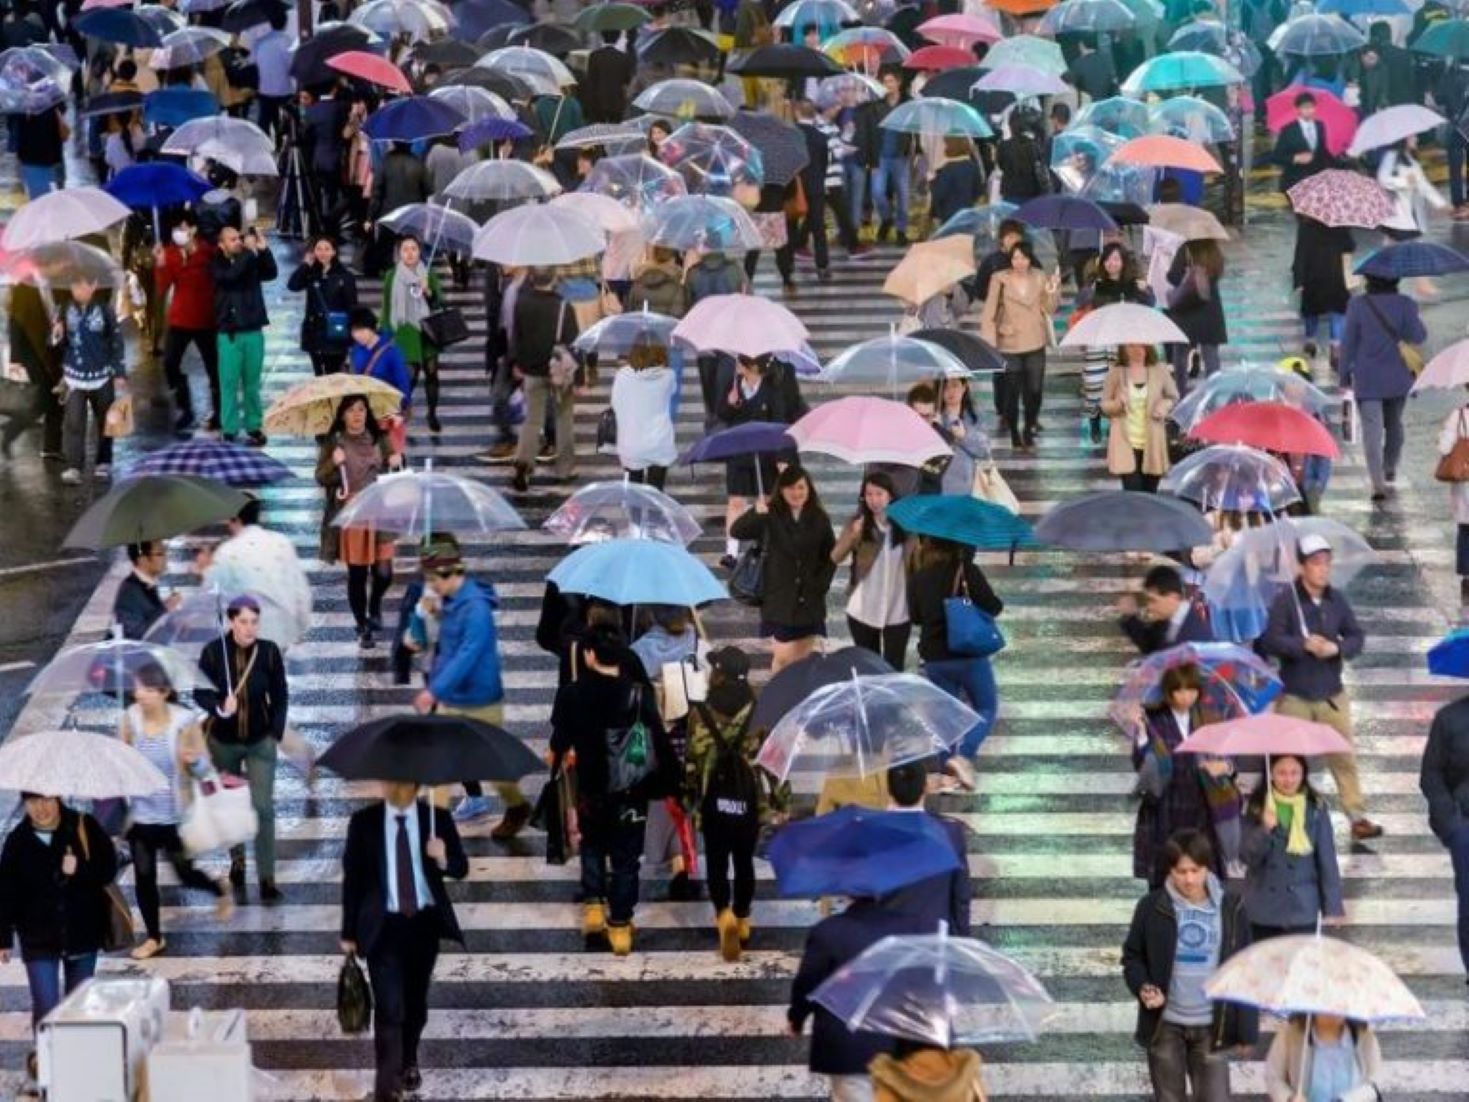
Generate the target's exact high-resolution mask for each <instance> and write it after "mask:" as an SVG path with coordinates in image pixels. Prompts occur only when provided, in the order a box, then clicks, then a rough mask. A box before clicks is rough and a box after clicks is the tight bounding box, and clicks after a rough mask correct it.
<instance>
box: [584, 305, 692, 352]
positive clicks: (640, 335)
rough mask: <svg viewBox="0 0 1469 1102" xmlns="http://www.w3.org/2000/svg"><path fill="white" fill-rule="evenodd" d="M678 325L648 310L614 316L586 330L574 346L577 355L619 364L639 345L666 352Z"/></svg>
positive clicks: (672, 320) (673, 319) (669, 318)
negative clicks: (588, 354) (581, 354)
mask: <svg viewBox="0 0 1469 1102" xmlns="http://www.w3.org/2000/svg"><path fill="white" fill-rule="evenodd" d="M677 325H678V319H677V318H671V317H669V316H668V315H666V314H655V313H654V312H653V311H651V310H648V309H647V308H644V309H642V310H634V311H631V312H630V313H626V314H612V315H610V316H608V317H605V318H603V319H602V320H601V321H599V322H595V323H594V324H592V325H589V326H588V327H587V328H585V329H583V330H582V331H581V332H580V333H579V334H577V338H576V340H574V341H572V344H571V346H572V348H574V349H576V351H578V352H582V353H592V352H595V353H596V354H597V355H598V356H603V357H606V358H608V359H618V360H620V359H622V358H623V357H624V356H626V355H627V354H628V353H629V352H631V351H632V350H633V348H634V347H636V346H638V345H656V346H658V347H660V348H667V347H668V346H669V344H670V343H672V341H673V330H674V327H675V326H677Z"/></svg>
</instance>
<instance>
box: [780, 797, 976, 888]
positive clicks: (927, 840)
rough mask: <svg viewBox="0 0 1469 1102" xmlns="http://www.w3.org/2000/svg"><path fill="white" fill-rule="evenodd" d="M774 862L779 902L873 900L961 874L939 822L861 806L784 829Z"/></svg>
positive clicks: (951, 847)
mask: <svg viewBox="0 0 1469 1102" xmlns="http://www.w3.org/2000/svg"><path fill="white" fill-rule="evenodd" d="M768 856H769V860H770V864H771V867H772V868H773V869H774V871H775V879H776V883H777V885H778V886H779V888H780V894H781V895H783V896H786V897H795V898H801V897H805V898H820V897H821V896H824V895H847V896H856V897H858V898H868V899H871V898H876V897H878V896H882V895H886V894H887V893H889V892H894V891H897V890H898V889H899V888H906V887H907V886H908V885H909V884H916V883H917V882H918V881H920V880H927V879H929V878H930V877H934V876H944V875H946V874H948V873H952V872H957V871H958V870H959V869H960V868H961V867H962V865H961V863H960V860H959V854H958V853H956V852H955V850H954V843H953V842H952V841H951V840H950V839H949V836H948V834H947V833H946V832H945V830H944V826H943V823H941V822H940V821H939V820H938V818H937V817H936V816H933V815H909V814H906V813H904V812H902V811H873V810H872V809H871V808H866V807H858V806H856V805H848V806H847V807H843V808H838V809H837V810H836V811H833V812H830V813H829V814H826V815H817V816H815V817H814V818H811V819H802V820H800V821H798V822H794V823H790V824H788V825H787V826H785V827H783V828H781V829H780V830H779V831H777V832H776V835H775V837H774V838H772V839H771V841H770V850H769V854H768Z"/></svg>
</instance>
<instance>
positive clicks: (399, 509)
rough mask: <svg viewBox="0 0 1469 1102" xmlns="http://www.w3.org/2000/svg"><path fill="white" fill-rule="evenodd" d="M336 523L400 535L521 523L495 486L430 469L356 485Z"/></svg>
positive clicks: (429, 465) (499, 528)
mask: <svg viewBox="0 0 1469 1102" xmlns="http://www.w3.org/2000/svg"><path fill="white" fill-rule="evenodd" d="M332 523H333V524H336V525H338V526H340V527H342V528H349V527H357V526H361V527H369V526H370V527H375V528H377V529H379V530H381V531H386V532H396V533H397V534H398V535H399V536H400V537H404V538H416V539H421V540H425V541H426V540H427V539H428V538H429V535H430V534H431V533H434V532H452V533H453V534H454V535H456V536H460V535H484V534H488V533H491V532H507V531H512V530H515V529H520V528H524V527H525V521H524V519H522V517H521V515H520V514H519V513H517V512H516V511H515V508H514V506H512V505H511V504H510V503H509V502H508V501H506V500H505V497H504V495H503V494H501V493H500V491H499V490H496V489H494V488H493V487H491V486H488V485H486V484H485V483H483V482H476V481H474V480H473V479H471V478H465V477H464V476H463V475H456V474H448V473H447V472H444V471H436V470H434V469H433V460H431V459H430V460H427V461H426V462H425V463H424V468H423V470H421V471H400V472H398V473H396V474H389V475H383V476H382V477H381V478H379V479H378V480H377V481H376V482H374V483H373V484H372V485H370V486H368V487H366V488H365V489H363V490H360V491H358V493H357V496H356V497H354V498H353V499H352V500H351V501H350V502H348V503H347V505H346V506H345V507H344V508H343V509H342V511H341V512H339V513H338V514H337V515H336V517H335V518H333V520H332Z"/></svg>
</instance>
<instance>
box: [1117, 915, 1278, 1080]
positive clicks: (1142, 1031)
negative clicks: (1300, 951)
mask: <svg viewBox="0 0 1469 1102" xmlns="http://www.w3.org/2000/svg"><path fill="white" fill-rule="evenodd" d="M1220 912H1221V917H1222V919H1223V926H1224V928H1223V931H1222V938H1221V942H1220V946H1219V961H1220V963H1221V964H1222V963H1223V962H1224V961H1226V960H1228V959H1229V958H1230V957H1232V956H1234V954H1235V953H1238V952H1239V951H1240V950H1241V949H1243V948H1245V946H1247V945H1249V943H1250V923H1249V920H1248V919H1247V918H1246V917H1245V905H1244V901H1243V900H1242V899H1240V897H1239V896H1237V895H1235V894H1234V892H1231V891H1227V890H1226V891H1225V893H1224V898H1223V899H1222V900H1221V901H1220ZM1177 948H1178V916H1177V914H1176V913H1175V912H1174V909H1173V897H1172V896H1170V895H1169V894H1168V889H1167V888H1159V889H1157V890H1156V891H1151V892H1149V893H1148V894H1147V895H1145V896H1143V897H1142V899H1140V900H1138V904H1137V907H1136V908H1135V909H1134V910H1133V912H1132V925H1131V926H1130V927H1129V928H1128V931H1127V940H1126V941H1125V942H1123V944H1122V978H1123V979H1124V980H1125V981H1126V982H1127V989H1128V990H1129V991H1131V992H1132V994H1133V997H1134V998H1136V997H1137V994H1138V992H1139V991H1141V990H1142V989H1143V988H1144V987H1145V986H1146V985H1148V984H1152V985H1153V986H1154V987H1156V988H1157V989H1158V990H1159V991H1162V992H1163V993H1164V994H1165V995H1166V994H1167V993H1168V985H1169V983H1170V982H1171V981H1172V979H1173V957H1174V953H1175V951H1176V950H1177ZM1162 1021H1163V1010H1162V1008H1161V1007H1160V1008H1159V1009H1157V1010H1149V1009H1148V1008H1147V1007H1145V1006H1144V1005H1143V1004H1142V1003H1141V1002H1139V1003H1138V1004H1137V1031H1136V1032H1135V1033H1134V1034H1133V1040H1135V1041H1137V1043H1138V1044H1140V1045H1142V1046H1143V1047H1144V1048H1146V1047H1147V1046H1148V1045H1149V1044H1150V1043H1151V1042H1152V1040H1153V1036H1154V1034H1156V1033H1157V1032H1158V1026H1159V1025H1160V1024H1161V1023H1162ZM1209 1032H1210V1037H1209V1039H1210V1047H1211V1048H1212V1049H1213V1050H1214V1051H1216V1052H1217V1051H1218V1050H1220V1049H1226V1048H1233V1047H1234V1046H1236V1045H1252V1044H1254V1043H1255V1041H1256V1040H1257V1039H1258V1038H1259V1036H1260V1014H1259V1011H1257V1010H1255V1009H1254V1008H1253V1007H1243V1006H1237V1005H1236V1004H1234V1003H1225V1002H1216V1003H1215V1004H1214V1021H1213V1023H1212V1024H1211V1025H1210V1027H1209Z"/></svg>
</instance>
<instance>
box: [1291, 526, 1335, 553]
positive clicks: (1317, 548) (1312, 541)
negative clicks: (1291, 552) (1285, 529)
mask: <svg viewBox="0 0 1469 1102" xmlns="http://www.w3.org/2000/svg"><path fill="white" fill-rule="evenodd" d="M1297 551H1298V552H1299V554H1300V556H1301V558H1302V559H1303V560H1304V559H1309V558H1310V557H1311V556H1312V555H1319V554H1321V552H1323V551H1325V552H1327V553H1328V554H1330V553H1331V542H1330V541H1329V540H1328V539H1327V538H1326V537H1325V536H1319V535H1317V534H1316V533H1314V532H1312V533H1311V534H1310V535H1306V536H1302V537H1301V542H1300V543H1299V544H1298V545H1297Z"/></svg>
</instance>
